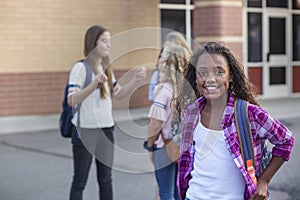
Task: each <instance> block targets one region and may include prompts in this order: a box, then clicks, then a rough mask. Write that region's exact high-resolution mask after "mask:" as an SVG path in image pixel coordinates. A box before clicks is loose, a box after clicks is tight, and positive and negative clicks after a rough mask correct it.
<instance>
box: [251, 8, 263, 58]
mask: <svg viewBox="0 0 300 200" xmlns="http://www.w3.org/2000/svg"><path fill="white" fill-rule="evenodd" d="M261 61H262V15H261V13H248V62H261Z"/></svg>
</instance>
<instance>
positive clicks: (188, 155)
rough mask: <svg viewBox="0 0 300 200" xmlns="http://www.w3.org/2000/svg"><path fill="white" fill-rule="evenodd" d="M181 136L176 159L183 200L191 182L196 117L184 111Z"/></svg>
mask: <svg viewBox="0 0 300 200" xmlns="http://www.w3.org/2000/svg"><path fill="white" fill-rule="evenodd" d="M183 123H184V124H183V133H182V134H183V135H182V143H181V148H180V157H179V159H178V177H177V186H178V193H179V196H180V198H181V199H185V195H186V192H187V189H188V186H189V181H190V180H191V178H192V177H191V171H192V170H193V163H194V146H193V131H194V127H195V125H196V123H197V117H196V116H195V115H194V114H192V113H189V112H188V111H185V112H184V113H183Z"/></svg>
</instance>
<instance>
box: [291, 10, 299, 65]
mask: <svg viewBox="0 0 300 200" xmlns="http://www.w3.org/2000/svg"><path fill="white" fill-rule="evenodd" d="M292 44H293V60H294V61H299V60H300V15H293V42H292Z"/></svg>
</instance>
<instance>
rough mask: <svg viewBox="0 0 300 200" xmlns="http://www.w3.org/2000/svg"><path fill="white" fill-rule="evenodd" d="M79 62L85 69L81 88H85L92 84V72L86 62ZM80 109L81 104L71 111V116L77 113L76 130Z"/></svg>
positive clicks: (78, 124)
mask: <svg viewBox="0 0 300 200" xmlns="http://www.w3.org/2000/svg"><path fill="white" fill-rule="evenodd" d="M80 62H82V63H83V65H84V67H85V81H84V85H83V88H86V87H87V86H88V85H89V84H90V83H91V82H92V75H93V70H92V67H91V66H90V64H89V63H88V61H87V60H83V61H80ZM80 108H81V102H80V103H79V104H77V106H76V108H75V109H74V111H73V116H74V115H75V113H76V112H78V117H77V126H78V128H80V120H79V119H80ZM77 132H78V137H80V134H79V131H78V130H77Z"/></svg>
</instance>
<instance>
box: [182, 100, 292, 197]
mask: <svg viewBox="0 0 300 200" xmlns="http://www.w3.org/2000/svg"><path fill="white" fill-rule="evenodd" d="M234 100H235V99H234V97H233V95H232V94H229V98H228V102H227V106H226V108H225V111H224V114H223V117H222V120H221V123H220V127H221V128H222V129H223V130H224V134H225V141H226V144H227V148H228V150H229V152H230V154H231V155H232V158H233V160H234V163H235V164H236V166H237V167H238V168H239V170H240V171H241V173H242V174H243V175H244V178H245V183H246V188H245V194H244V198H245V199H249V198H250V197H251V196H252V195H253V194H254V192H255V191H256V185H255V183H254V182H253V181H252V179H251V177H250V175H249V173H248V172H247V170H246V169H245V166H244V162H243V159H242V155H241V150H240V144H239V139H238V134H237V130H236V122H235V119H234ZM205 103H206V100H205V98H204V97H201V98H199V99H197V100H196V101H195V102H193V103H192V104H190V105H189V106H188V108H187V109H186V110H185V111H184V113H183V123H184V125H183V135H182V143H181V149H180V151H181V155H180V158H179V160H178V179H177V184H178V190H179V191H178V192H179V195H180V197H181V198H182V199H184V198H185V194H186V191H187V189H188V183H189V181H190V179H191V178H192V177H191V171H192V170H193V167H194V166H193V163H194V153H195V148H194V141H193V134H194V129H195V127H196V126H197V124H198V121H199V115H200V114H201V111H202V109H203V108H204V106H205ZM248 117H249V121H250V127H251V132H252V137H253V150H254V156H255V160H256V168H255V170H256V171H258V170H259V161H260V158H261V141H262V140H264V139H268V140H269V141H270V142H271V143H272V144H274V145H275V146H274V147H273V149H272V155H273V156H278V157H282V158H284V159H285V160H286V161H287V160H289V157H290V153H291V150H292V147H293V144H294V137H293V136H292V133H291V132H290V131H289V130H288V129H287V128H286V127H285V126H284V125H283V124H282V123H281V122H279V121H278V120H276V119H274V118H272V117H271V116H270V115H269V114H268V113H267V112H266V111H265V110H264V109H263V108H261V107H259V106H256V105H253V104H250V103H249V104H248ZM224 171H226V170H224Z"/></svg>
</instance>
